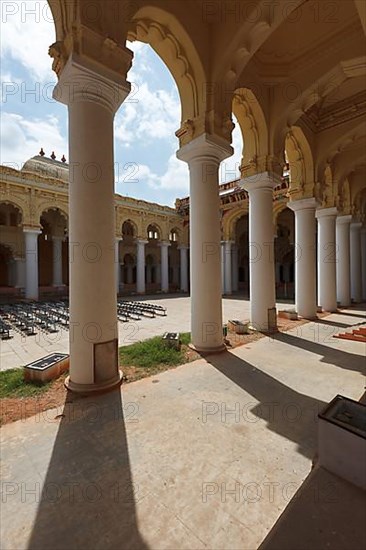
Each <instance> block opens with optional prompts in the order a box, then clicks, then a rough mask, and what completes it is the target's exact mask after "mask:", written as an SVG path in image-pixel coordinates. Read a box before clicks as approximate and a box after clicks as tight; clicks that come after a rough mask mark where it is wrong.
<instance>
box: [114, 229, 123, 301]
mask: <svg viewBox="0 0 366 550" xmlns="http://www.w3.org/2000/svg"><path fill="white" fill-rule="evenodd" d="M121 241H122V239H121V238H120V237H116V239H115V242H114V246H115V249H114V265H115V269H116V292H117V295H118V294H119V291H120V285H121V264H120V263H119V243H120V242H121Z"/></svg>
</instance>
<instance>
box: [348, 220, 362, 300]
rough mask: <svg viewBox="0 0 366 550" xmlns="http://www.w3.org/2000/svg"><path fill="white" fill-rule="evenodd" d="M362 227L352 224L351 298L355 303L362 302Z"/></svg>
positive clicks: (359, 224) (356, 223) (355, 223)
mask: <svg viewBox="0 0 366 550" xmlns="http://www.w3.org/2000/svg"><path fill="white" fill-rule="evenodd" d="M361 227H362V224H361V223H359V222H354V223H351V232H350V236H351V238H350V244H351V254H350V256H351V298H352V300H353V301H354V302H362V272H361V269H362V268H361Z"/></svg>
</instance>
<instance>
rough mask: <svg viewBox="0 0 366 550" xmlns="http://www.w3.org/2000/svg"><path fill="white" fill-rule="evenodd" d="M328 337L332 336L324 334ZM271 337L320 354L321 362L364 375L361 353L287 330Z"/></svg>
mask: <svg viewBox="0 0 366 550" xmlns="http://www.w3.org/2000/svg"><path fill="white" fill-rule="evenodd" d="M328 337H332V336H331V335H330V336H329V335H328V336H326V338H328ZM273 338H274V340H278V341H279V342H283V343H285V344H289V345H290V346H295V347H297V348H300V349H303V350H305V351H309V352H311V353H315V354H316V355H321V356H322V358H321V359H320V362H321V363H328V364H330V365H335V366H336V367H340V368H341V369H346V370H351V371H354V372H359V373H360V374H362V375H363V376H365V375H366V359H365V357H364V356H363V355H356V354H355V353H348V352H347V351H342V350H339V349H335V348H333V347H328V346H325V345H324V344H319V343H318V342H312V341H311V340H305V339H304V338H299V337H298V336H294V335H293V334H289V333H288V332H279V333H277V334H275V335H274V336H273ZM357 344H358V345H359V346H360V351H362V349H361V347H362V346H363V345H364V344H362V342H357ZM363 349H364V348H363Z"/></svg>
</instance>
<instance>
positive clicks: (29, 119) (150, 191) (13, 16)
mask: <svg viewBox="0 0 366 550" xmlns="http://www.w3.org/2000/svg"><path fill="white" fill-rule="evenodd" d="M1 22H2V36H1V96H2V115H1V134H2V139H1V150H0V153H1V155H0V162H1V163H2V164H8V165H11V166H13V167H15V168H21V166H22V165H23V163H24V162H25V161H26V160H27V159H28V158H30V157H32V156H34V155H36V154H38V152H39V150H40V148H41V147H43V149H44V151H45V152H46V155H47V156H49V155H50V154H51V152H52V151H55V154H56V156H57V158H58V159H60V158H61V157H62V155H63V154H65V156H66V157H67V158H68V140H67V108H66V106H64V105H61V104H60V103H57V102H56V101H54V100H53V99H52V89H53V87H54V85H55V83H56V75H55V74H54V73H53V71H52V70H51V64H52V60H51V58H50V57H49V56H48V53H47V52H48V46H49V45H50V44H52V42H54V41H55V32H54V25H53V21H52V18H51V14H50V12H49V8H48V6H47V3H46V1H45V0H41V1H39V0H38V1H32V0H27V2H24V1H20V0H18V1H14V0H12V1H11V2H10V1H7V0H2V2H1ZM128 47H130V48H131V49H132V50H133V51H134V53H135V57H134V61H133V66H132V69H131V70H130V72H129V74H128V80H129V81H130V82H131V83H133V89H134V95H133V97H132V98H131V99H129V98H127V99H126V101H125V103H124V104H123V105H122V106H121V107H120V109H119V110H118V112H117V114H116V118H115V161H116V192H118V193H120V194H122V195H128V196H130V197H136V198H140V199H145V200H149V201H154V202H159V203H161V204H168V205H170V206H173V204H174V201H175V198H176V197H183V196H186V195H188V189H189V177H188V167H187V165H186V164H185V163H183V162H182V161H179V160H178V159H177V158H176V155H175V153H176V150H177V148H178V146H179V144H178V140H177V138H176V137H175V135H174V132H175V131H176V130H177V129H178V128H179V126H180V115H181V111H180V101H179V95H178V90H177V87H176V85H175V82H174V80H173V78H172V76H171V74H170V72H169V71H168V69H167V68H166V66H165V65H164V63H163V62H162V61H161V60H160V58H159V57H158V56H157V55H156V54H155V52H154V51H153V50H152V49H151V48H150V47H149V46H148V45H145V44H142V43H138V42H135V43H133V44H128ZM233 145H234V151H235V153H234V156H233V157H231V159H228V160H226V161H225V163H223V165H222V170H221V180H222V181H225V180H228V179H233V174H234V173H236V174H238V166H239V161H240V148H241V137H240V131H239V129H238V128H236V129H235V130H234V135H233Z"/></svg>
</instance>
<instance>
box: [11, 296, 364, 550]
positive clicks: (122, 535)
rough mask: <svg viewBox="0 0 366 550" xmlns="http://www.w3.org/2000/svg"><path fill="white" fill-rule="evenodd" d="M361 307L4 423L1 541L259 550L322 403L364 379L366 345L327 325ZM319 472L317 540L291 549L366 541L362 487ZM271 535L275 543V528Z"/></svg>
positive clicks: (16, 547) (58, 549) (338, 325)
mask: <svg viewBox="0 0 366 550" xmlns="http://www.w3.org/2000/svg"><path fill="white" fill-rule="evenodd" d="M180 300H181V304H180V305H179V301H180ZM185 300H188V299H186V298H177V302H176V303H177V311H178V310H179V317H178V318H177V319H176V320H175V321H174V328H178V325H179V330H188V328H189V327H188V326H187V327H185V326H183V327H182V326H181V325H182V322H186V321H187V320H188V305H184V303H185V302H184V301H185ZM230 302H232V303H233V306H235V307H236V308H239V309H236V310H234V311H229V308H230ZM236 302H237V303H236ZM245 304H246V303H243V302H241V301H240V300H237V301H235V300H225V301H224V310H225V312H226V313H225V315H230V316H232V317H234V316H235V317H236V318H237V317H240V318H243V317H244V318H245V316H246V315H245V314H243V310H244V308H245V307H246V306H245ZM183 309H184V311H185V313H183ZM239 312H240V314H239ZM169 314H170V319H169V316H168V317H167V321H169V322H170V323H171V324H173V315H172V312H171V311H169ZM169 314H168V315H169ZM363 315H364V313H363V312H362V310H361V309H360V310H355V309H353V310H347V311H343V312H341V313H337V314H332V315H330V316H328V317H327V318H326V319H320V320H319V321H318V322H316V323H313V322H311V323H307V324H305V325H302V326H300V327H297V328H296V329H295V330H290V331H289V332H286V333H280V334H277V335H276V336H275V337H274V338H269V337H264V338H262V339H261V340H258V341H256V342H253V343H251V344H248V345H244V346H241V347H238V348H236V349H235V350H233V351H230V352H224V353H222V354H219V355H213V356H210V357H208V358H206V359H199V360H198V361H195V362H193V363H190V364H187V365H182V366H180V367H178V368H176V369H173V370H169V371H166V372H164V373H161V374H159V375H158V376H153V377H151V378H145V379H143V380H140V381H137V382H134V383H131V384H128V385H124V386H122V388H121V390H116V391H114V392H112V393H109V394H106V395H104V396H100V397H98V398H85V399H80V400H78V401H77V402H72V403H66V404H65V406H64V407H60V408H58V409H53V410H48V411H46V412H45V413H42V414H39V415H36V416H34V417H31V418H28V419H26V420H20V421H18V422H15V423H13V424H8V425H5V426H4V427H3V429H2V436H1V438H2V440H1V454H2V478H3V487H2V507H1V547H2V549H4V550H10V549H11V550H21V549H25V548H29V549H34V550H36V549H37V550H41V549H45V550H46V549H47V550H48V549H49V548H53V549H54V550H66V549H67V550H70V549H78V550H84V549H87V548H90V549H93V550H94V549H103V550H117V549H123V550H127V549H132V548H133V549H136V550H137V549H138V550H143V549H153V550H160V549H170V550H173V549H174V550H176V549H181V550H188V549H192V550H193V549H194V550H196V549H200V548H206V549H217V550H219V549H220V550H221V549H227V550H234V549H240V550H247V549H248V550H254V549H257V548H258V547H259V546H260V545H261V543H262V542H263V541H264V539H265V538H266V537H267V535H268V534H269V533H270V531H271V529H272V527H273V525H274V523H275V522H276V521H277V519H278V518H279V516H280V515H281V514H282V512H283V511H284V509H285V508H286V507H287V505H288V504H289V502H290V501H291V499H292V497H293V496H294V494H295V492H296V491H297V490H298V489H299V488H300V487H301V485H302V484H303V482H304V480H305V478H307V476H308V475H309V473H310V471H311V464H312V460H313V458H314V455H315V454H316V448H317V414H318V412H319V410H321V409H322V408H323V407H324V406H325V404H326V403H328V402H329V401H330V400H331V399H332V398H333V397H334V396H335V395H336V394H338V393H339V394H342V395H345V396H348V397H350V398H353V399H355V400H359V399H360V397H361V396H362V394H363V392H364V385H365V379H364V369H365V345H364V344H363V343H360V342H352V341H345V340H339V339H335V338H333V337H332V336H333V334H335V333H337V332H340V331H344V330H347V328H348V327H349V326H353V325H356V324H360V323H362V322H363V323H365V318H364V316H363ZM184 319H185V320H184ZM158 323H159V321H158ZM158 323H157V324H158ZM170 326H171V325H170ZM171 330H173V327H172V326H171ZM141 331H142V329H141ZM162 331H163V327H162V326H161V324H160V323H159V327H158V333H159V334H160V333H161V332H162ZM150 335H151V332H149V336H150ZM60 351H61V350H60ZM316 471H317V470H314V472H316ZM323 473H324V472H323ZM314 483H315V485H316V488H317V493H316V499H315V496H314V497H313V496H312V497H311V498H310V500H311V502H312V505H313V509H312V510H311V511H310V512H309V507H308V508H307V512H306V515H307V516H308V515H309V514H310V516H311V517H312V516H313V515H314V514H315V516H316V514H317V513H318V511H320V510H321V511H324V510H325V511H326V514H324V517H326V518H327V522H326V523H325V524H323V525H320V526H318V527H317V528H318V529H320V530H321V543H320V544H319V540H320V539H319V538H317V537H315V538H314V540H313V543H312V544H310V543H309V541H304V537H306V536H308V537H309V530H307V531H306V532H305V529H304V528H303V529H302V532H301V533H300V531H299V539H298V543H299V544H298V545H297V547H296V548H295V547H294V546H293V542H292V546H291V545H290V546H288V548H291V550H298V549H299V548H314V549H315V550H318V549H319V550H320V549H323V548H330V549H331V550H333V549H344V550H345V549H346V548H350V547H352V548H362V547H363V546H364V541H363V540H362V533H363V531H362V521H363V520H362V518H363V517H364V515H365V507H364V501H361V499H359V492H358V491H357V489H355V488H354V487H353V486H351V485H350V484H345V482H341V481H340V480H339V478H336V477H335V476H330V477H329V475H328V476H327V475H326V476H325V480H324V476H323V478H322V477H321V478H320V480H319V478H316V479H315V482H314ZM329 484H331V485H329ZM332 484H333V485H332ZM332 489H334V490H335V491H336V493H337V491H340V493H339V492H338V493H337V494H338V498H336V500H334V499H333V500H329V499H330V496H332V495H334V492H333V493H332V492H329V491H330V490H332ZM311 494H312V495H313V494H314V493H313V492H312V493H311ZM300 500H301V499H300ZM314 503H315V504H316V508H315V509H314ZM301 517H305V516H304V515H303V516H302V515H301V513H300V512H297V521H296V522H295V523H294V524H293V529H292V536H293V535H294V530H297V529H298V528H299V526H300V527H301ZM304 525H305V524H304ZM357 527H358V528H357ZM290 531H291V529H290ZM345 532H349V533H350V537H351V538H349V539H348V542H350V545H348V546H347V544H348V543H347V539H345V535H344V534H345ZM310 534H311V533H310ZM318 535H319V536H320V534H319V533H318ZM300 536H301V537H302V538H301V539H300ZM266 540H268V541H269V542H268V544H267V546H264V547H265V548H271V549H272V550H274V549H276V550H277V549H278V550H280V548H281V543H280V545H278V541H281V540H283V539H281V536H280V535H278V536H277V539H276V537H275V538H274V539H266ZM285 540H287V539H286V537H285ZM296 540H297V539H296ZM271 541H272V542H271ZM273 541H274V542H273ZM276 541H277V542H276ZM317 542H318V544H317ZM309 544H310V545H309ZM286 548H287V547H286Z"/></svg>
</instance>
